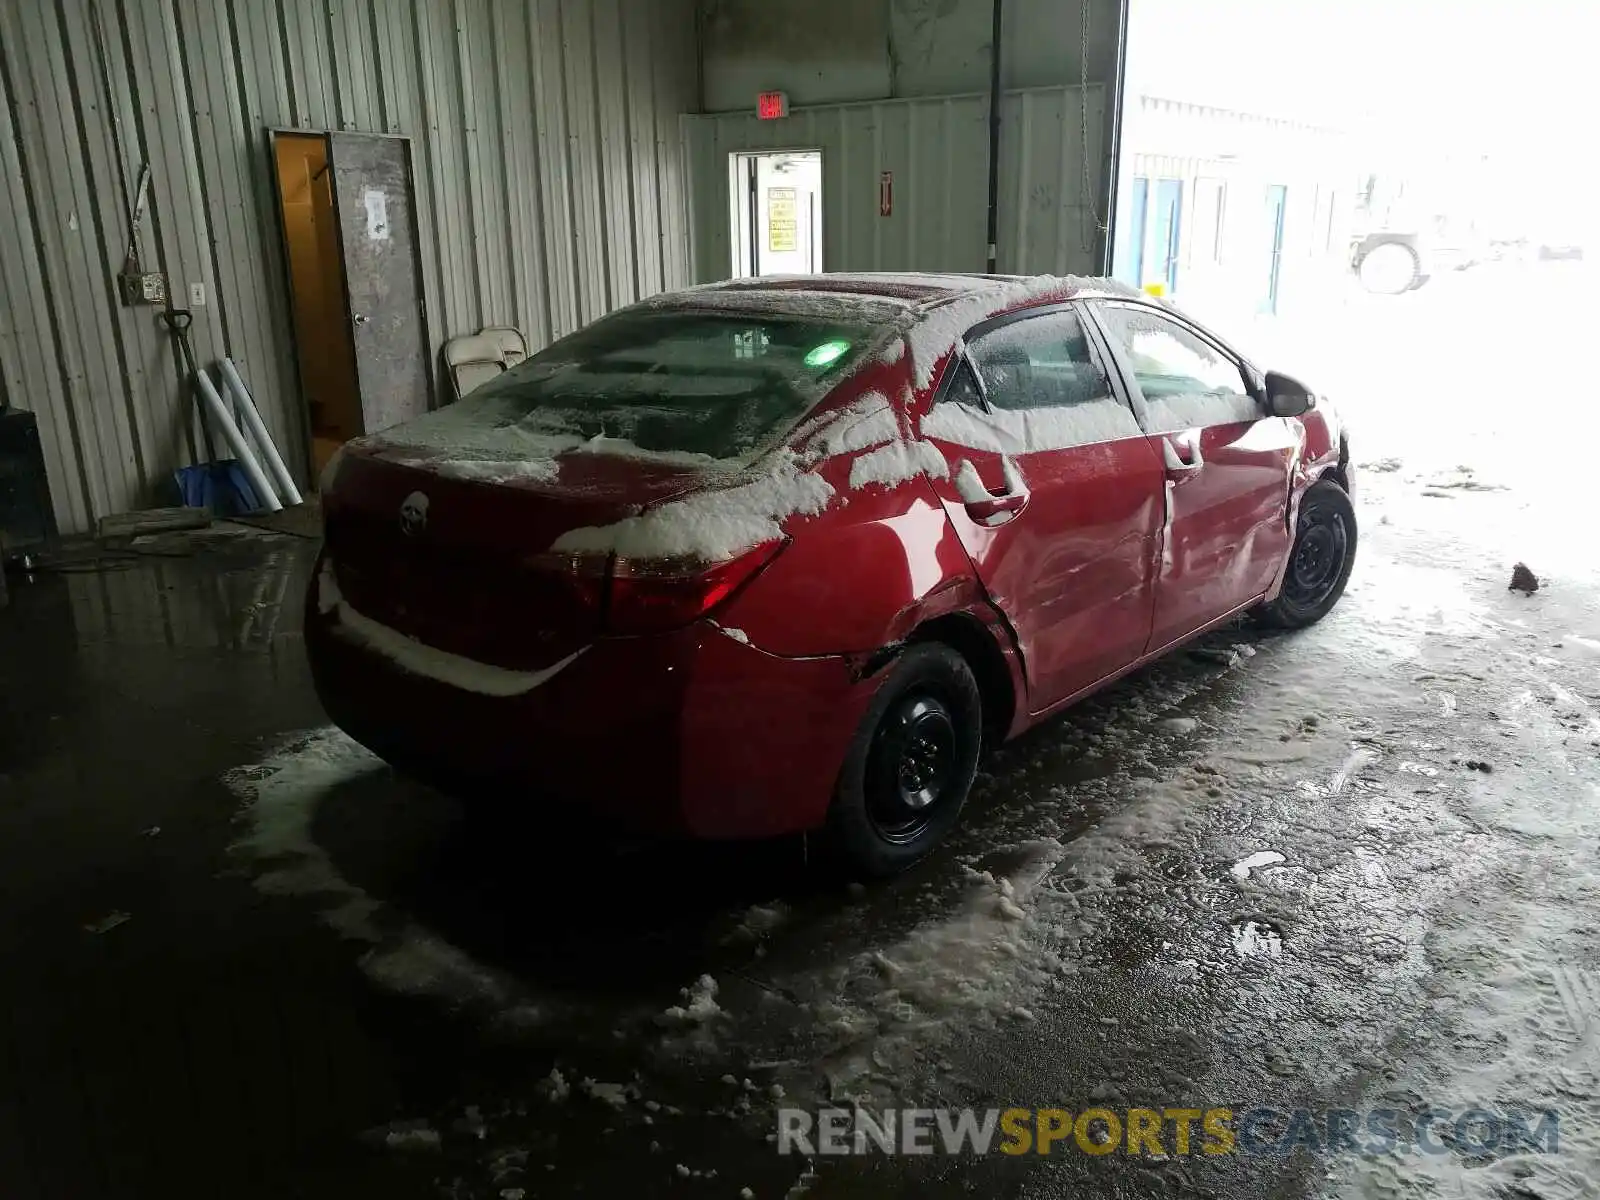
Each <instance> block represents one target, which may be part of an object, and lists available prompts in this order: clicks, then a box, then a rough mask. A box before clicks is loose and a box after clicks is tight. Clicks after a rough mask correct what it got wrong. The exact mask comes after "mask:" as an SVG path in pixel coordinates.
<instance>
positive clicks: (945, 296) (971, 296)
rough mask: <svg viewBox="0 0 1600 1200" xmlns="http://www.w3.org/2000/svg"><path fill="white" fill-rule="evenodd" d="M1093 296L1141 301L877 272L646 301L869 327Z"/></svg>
mask: <svg viewBox="0 0 1600 1200" xmlns="http://www.w3.org/2000/svg"><path fill="white" fill-rule="evenodd" d="M1096 295H1098V296H1109V295H1115V296H1119V297H1124V298H1126V297H1130V296H1131V297H1137V298H1140V299H1146V298H1147V297H1144V296H1143V294H1142V293H1139V292H1136V291H1134V290H1133V289H1132V288H1129V287H1128V286H1127V285H1126V284H1123V283H1120V282H1118V281H1116V280H1112V279H1101V278H1090V277H1084V276H1071V275H1068V276H1059V277H1058V276H1049V275H969V274H963V273H959V272H948V273H934V274H930V273H913V272H896V271H881V272H861V273H857V272H830V273H826V274H818V275H763V276H760V277H756V278H745V279H727V280H723V281H721V282H720V283H709V284H702V285H701V286H699V287H693V288H687V289H685V290H683V291H678V292H667V293H665V294H663V295H660V296H656V297H653V298H652V299H651V300H649V301H647V303H648V304H650V305H652V306H658V307H684V308H719V309H731V310H744V311H750V312H775V313H785V314H790V313H792V314H794V315H796V316H806V315H817V316H829V317H835V318H842V319H851V318H853V319H857V320H864V321H869V322H876V321H887V320H895V319H900V320H904V319H905V318H907V317H909V318H911V319H912V320H913V321H914V320H916V319H917V318H918V317H919V316H922V315H925V314H926V313H927V312H928V311H929V310H932V309H936V308H940V307H942V306H944V305H946V304H949V303H951V302H953V301H957V300H962V301H970V302H971V303H972V305H975V306H982V304H983V302H984V300H985V299H991V298H992V299H993V301H994V306H995V308H997V309H999V308H1009V307H1013V306H1015V305H1016V304H1019V303H1027V302H1029V301H1030V300H1033V299H1043V298H1045V297H1048V296H1055V297H1063V298H1064V297H1067V296H1096Z"/></svg>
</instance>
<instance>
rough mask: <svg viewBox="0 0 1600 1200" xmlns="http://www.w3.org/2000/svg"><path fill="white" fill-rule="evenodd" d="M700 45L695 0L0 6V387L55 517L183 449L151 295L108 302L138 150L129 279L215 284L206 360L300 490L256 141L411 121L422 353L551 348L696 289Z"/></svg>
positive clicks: (72, 519) (184, 455)
mask: <svg viewBox="0 0 1600 1200" xmlns="http://www.w3.org/2000/svg"><path fill="white" fill-rule="evenodd" d="M695 55H696V47H695V40H694V5H693V0H48V2H43V0H0V83H3V86H4V104H3V106H0V387H3V388H4V395H5V397H6V398H7V399H8V400H9V401H10V402H11V403H13V404H15V405H17V406H18V407H21V408H28V409H32V410H33V411H35V412H36V413H37V414H38V416H39V423H40V435H41V439H42V440H43V442H44V446H45V451H46V457H47V462H46V468H47V471H48V474H49V477H50V487H51V494H52V496H53V498H54V501H55V507H56V513H57V519H58V521H59V523H60V525H61V527H62V529H63V530H64V531H67V532H74V531H80V530H86V529H90V528H92V527H93V524H94V521H95V520H96V518H98V517H99V516H102V515H104V514H107V513H111V512H119V511H126V510H128V509H133V508H139V507H143V506H147V505H150V504H155V503H159V502H162V501H163V499H164V497H163V494H162V489H163V487H164V485H165V484H166V483H167V481H168V480H169V479H170V476H171V473H172V471H173V469H174V468H176V467H178V466H182V465H185V464H187V463H190V462H193V461H196V459H197V457H198V456H200V447H199V446H198V445H197V443H198V440H199V439H198V438H197V436H196V426H195V422H194V408H193V404H192V401H191V400H190V398H189V397H188V395H187V394H186V389H184V388H183V387H182V386H181V382H180V377H179V373H178V369H177V366H176V363H175V360H174V354H173V349H172V346H171V344H170V341H169V340H168V337H167V335H166V334H165V333H164V332H163V331H162V329H161V327H160V326H159V324H158V323H157V321H156V319H155V312H154V310H153V309H150V308H147V307H138V308H125V307H123V306H121V305H120V304H119V303H118V301H117V297H116V293H115V274H116V272H117V270H118V269H119V268H120V266H121V263H122V256H123V250H124V248H125V246H126V241H127V208H128V199H127V197H128V196H129V194H130V193H131V191H132V189H133V186H134V183H135V182H136V180H137V177H138V171H139V164H140V162H141V161H148V162H149V164H150V169H151V188H150V211H149V213H148V214H147V216H146V219H145V224H144V229H143V233H142V238H141V248H142V252H143V258H144V263H145V266H146V269H149V270H161V271H164V272H166V274H167V277H168V283H169V287H170V289H171V291H172V294H173V298H174V303H175V304H177V305H179V306H187V305H188V295H187V294H188V285H189V284H190V283H202V284H204V285H205V287H206V292H207V300H208V303H207V305H206V307H205V308H203V309H197V310H196V312H195V317H196V320H195V324H194V327H193V337H194V343H195V351H196V353H197V355H198V356H199V358H200V360H201V362H202V363H210V362H212V361H214V360H215V359H217V358H218V357H220V356H222V355H224V354H226V355H229V356H231V357H232V358H233V359H234V360H235V361H236V362H237V363H238V364H239V368H240V371H241V373H242V374H243V375H244V377H245V379H246V380H247V381H248V382H249V384H250V386H251V390H252V391H253V392H254V394H255V396H256V400H257V403H258V404H259V405H260V406H261V409H262V415H263V417H264V418H265V420H266V423H267V426H268V428H269V429H270V430H271V432H272V434H273V437H274V438H275V439H277V440H278V442H279V445H280V446H281V448H282V449H283V451H284V454H285V457H286V458H287V459H288V461H289V463H290V466H291V469H292V470H293V471H294V473H295V474H296V476H297V477H298V478H299V479H300V481H301V482H302V483H306V482H308V481H307V480H306V474H307V453H306V441H307V430H306V426H305V417H304V412H303V406H302V402H301V399H300V394H299V382H298V378H297V374H296V368H295V361H294V355H293V341H292V333H291V325H290V319H289V303H288V292H287V284H286V281H285V278H284V270H283V261H282V253H281V249H280V235H279V230H278V222H277V211H276V207H275V202H274V198H273V179H272V164H271V162H270V159H269V156H268V149H267V141H266V132H265V131H266V130H267V129H269V128H299V129H307V130H356V131H366V132H373V133H391V134H403V135H406V136H408V137H410V138H411V139H412V163H413V170H414V173H415V179H416V188H417V212H418V225H419V232H420V234H421V241H422V254H421V258H422V274H423V290H424V294H425V297H426V305H427V316H428V327H429V342H430V348H431V350H432V351H433V352H435V353H436V352H437V350H438V348H439V346H440V345H441V344H442V343H443V341H444V340H445V339H446V338H449V337H453V336H456V335H458V334H462V333H470V332H475V331H476V330H477V329H478V328H479V327H480V326H482V325H485V324H507V323H509V324H515V325H517V326H518V327H519V328H521V329H522V330H523V331H524V332H525V333H526V334H527V336H528V338H529V340H530V342H531V343H533V344H534V345H535V346H540V345H544V344H545V343H547V342H548V341H550V340H551V339H552V338H554V337H557V336H560V335H561V334H563V333H566V332H569V331H571V330H572V329H574V328H576V327H577V326H578V325H580V324H582V323H583V322H584V321H587V320H591V319H593V318H594V317H596V316H599V315H601V314H602V313H604V312H606V311H609V310H610V309H612V308H615V307H618V306H619V305H622V304H625V303H628V302H629V301H631V300H634V299H636V298H638V297H639V296H641V295H647V294H650V293H652V292H655V291H659V290H662V289H664V288H670V287H677V286H681V285H682V284H684V283H686V282H688V280H689V276H690V260H689V236H688V227H689V222H688V215H687V208H686V203H687V202H686V197H685V188H686V184H685V179H684V173H683V166H682V146H681V133H680V126H679V123H678V118H679V114H681V113H685V112H687V111H689V110H690V109H692V108H693V107H694V105H695V89H696V72H697V66H696V61H695ZM114 131H115V132H114ZM118 136H120V139H121V146H120V149H119V146H118V142H117V138H118ZM434 365H435V367H436V364H434Z"/></svg>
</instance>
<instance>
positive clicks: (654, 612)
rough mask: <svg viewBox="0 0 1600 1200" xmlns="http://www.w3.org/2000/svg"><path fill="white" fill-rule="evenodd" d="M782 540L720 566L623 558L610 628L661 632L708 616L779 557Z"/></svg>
mask: <svg viewBox="0 0 1600 1200" xmlns="http://www.w3.org/2000/svg"><path fill="white" fill-rule="evenodd" d="M783 546H784V543H783V542H782V541H776V540H775V541H770V542H763V543H762V544H761V545H759V546H757V547H756V548H755V549H753V550H747V551H746V552H745V553H743V554H741V555H740V556H739V557H738V558H730V559H729V560H728V561H727V562H720V563H711V564H706V563H685V562H671V561H667V562H663V561H660V560H650V559H627V558H621V557H618V558H616V559H614V560H613V561H612V565H611V591H610V597H609V601H608V603H607V605H606V628H607V630H608V631H609V632H611V633H659V632H661V631H663V630H667V629H678V628H680V627H682V626H684V625H687V624H689V622H690V621H693V620H696V619H698V618H700V617H703V616H705V615H706V614H707V613H709V612H711V611H712V610H713V609H715V608H716V607H717V605H719V604H721V603H723V602H724V601H725V600H727V599H728V597H730V596H732V595H733V594H734V593H735V592H736V591H738V590H739V589H740V588H741V587H743V586H744V585H745V584H746V583H748V582H750V580H751V579H753V578H755V576H756V574H757V572H759V571H760V570H761V569H762V568H763V567H765V566H766V565H767V564H768V563H770V562H771V561H772V560H773V559H774V558H775V557H777V554H778V551H779V550H781V549H783Z"/></svg>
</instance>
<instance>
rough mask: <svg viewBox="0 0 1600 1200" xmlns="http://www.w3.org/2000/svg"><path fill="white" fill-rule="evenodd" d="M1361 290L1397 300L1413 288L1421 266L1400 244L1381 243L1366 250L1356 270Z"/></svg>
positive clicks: (1411, 251) (1415, 254) (1413, 251)
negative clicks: (1397, 297)
mask: <svg viewBox="0 0 1600 1200" xmlns="http://www.w3.org/2000/svg"><path fill="white" fill-rule="evenodd" d="M1357 273H1358V274H1359V275H1360V277H1361V286H1362V287H1364V288H1366V290H1367V291H1369V292H1372V293H1374V294H1375V295H1379V296H1398V295H1400V293H1402V292H1409V291H1410V290H1411V289H1412V288H1414V287H1416V286H1417V283H1418V281H1419V280H1420V278H1421V276H1422V262H1421V260H1420V259H1418V257H1417V252H1416V251H1415V250H1413V249H1412V248H1411V247H1410V246H1407V245H1405V244H1404V243H1403V242H1383V243H1380V244H1379V245H1376V246H1374V247H1373V248H1372V249H1371V250H1368V251H1367V252H1366V254H1365V255H1364V256H1362V259H1361V265H1360V267H1359V268H1357Z"/></svg>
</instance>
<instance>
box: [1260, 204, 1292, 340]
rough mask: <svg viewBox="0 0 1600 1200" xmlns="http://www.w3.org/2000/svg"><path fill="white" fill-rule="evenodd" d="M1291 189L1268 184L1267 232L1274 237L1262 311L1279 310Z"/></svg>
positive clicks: (1270, 247)
mask: <svg viewBox="0 0 1600 1200" xmlns="http://www.w3.org/2000/svg"><path fill="white" fill-rule="evenodd" d="M1288 192H1289V189H1288V188H1286V187H1284V186H1283V184H1281V183H1274V184H1269V185H1268V186H1267V233H1268V236H1269V237H1270V238H1271V239H1272V240H1271V242H1270V244H1269V246H1268V250H1269V257H1268V259H1267V293H1266V295H1265V296H1263V297H1262V298H1261V311H1262V312H1264V313H1276V312H1277V311H1278V277H1279V275H1280V274H1281V272H1282V270H1283V210H1284V207H1285V205H1286V204H1287V202H1288Z"/></svg>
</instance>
